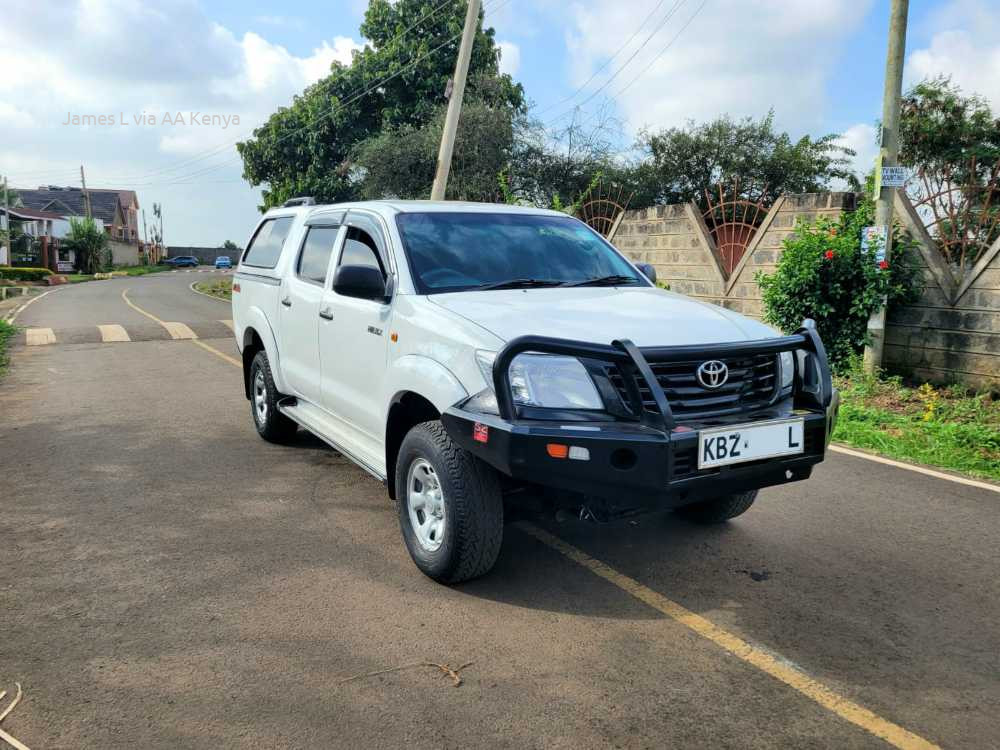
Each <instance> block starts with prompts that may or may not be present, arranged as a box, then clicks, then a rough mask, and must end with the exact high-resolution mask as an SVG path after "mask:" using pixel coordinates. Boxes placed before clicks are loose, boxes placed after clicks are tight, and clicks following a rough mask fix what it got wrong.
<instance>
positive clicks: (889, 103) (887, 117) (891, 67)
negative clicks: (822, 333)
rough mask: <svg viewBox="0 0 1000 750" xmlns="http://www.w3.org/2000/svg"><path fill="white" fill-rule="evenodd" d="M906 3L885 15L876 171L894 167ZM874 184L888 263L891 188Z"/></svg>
mask: <svg viewBox="0 0 1000 750" xmlns="http://www.w3.org/2000/svg"><path fill="white" fill-rule="evenodd" d="M909 5H910V3H909V0H892V8H891V10H890V12H889V49H888V53H887V55H886V60H885V87H884V89H883V91H882V140H881V143H880V144H879V147H880V149H881V151H880V153H881V159H879V165H878V169H879V171H881V168H882V167H883V166H885V167H895V166H896V165H897V162H898V160H899V100H900V98H901V97H902V94H903V56H904V53H905V52H906V16H907V13H908V11H909ZM875 180H876V184H877V185H879V186H881V187H880V190H879V192H878V195H876V196H875V199H876V202H875V225H876V226H878V227H884V228H885V260H886V262H887V263H891V262H892V261H891V257H890V256H891V252H892V204H893V200H894V199H895V197H896V188H895V187H886V186H885V185H882V179H881V174H876V175H875ZM885 304H886V301H885V299H883V300H882V303H881V305H879V308H878V309H877V310H876V311H875V312H873V313H872V314H871V317H870V318H869V319H868V338H869V339H870V341H871V343H870V344H869V345H868V346H866V347H865V370H866V371H867V372H875V371H876V370H877V369H878V368H880V367H881V366H882V352H883V350H884V349H885Z"/></svg>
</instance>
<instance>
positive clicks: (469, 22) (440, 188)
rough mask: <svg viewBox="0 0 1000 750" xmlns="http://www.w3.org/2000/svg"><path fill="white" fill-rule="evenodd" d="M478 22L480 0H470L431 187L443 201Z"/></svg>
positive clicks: (432, 193)
mask: <svg viewBox="0 0 1000 750" xmlns="http://www.w3.org/2000/svg"><path fill="white" fill-rule="evenodd" d="M478 25H479V0H469V7H468V8H466V11H465V27H464V28H463V29H462V43H461V44H460V45H459V47H458V60H457V61H456V62H455V81H454V85H453V86H452V91H451V98H450V99H449V100H448V114H447V115H445V118H444V132H443V133H442V134H441V148H440V149H439V150H438V161H437V174H435V175H434V186H433V187H432V188H431V200H434V201H443V200H444V194H445V191H446V190H447V188H448V173H449V172H450V171H451V155H452V153H453V152H454V150H455V133H456V132H457V131H458V118H459V117H460V116H461V114H462V97H463V96H465V79H466V76H468V74H469V60H470V59H471V58H472V43H473V42H474V41H475V39H476V27H477V26H478Z"/></svg>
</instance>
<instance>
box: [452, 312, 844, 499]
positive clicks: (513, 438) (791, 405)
mask: <svg viewBox="0 0 1000 750" xmlns="http://www.w3.org/2000/svg"><path fill="white" fill-rule="evenodd" d="M786 350H788V351H792V350H794V351H797V352H800V353H804V355H806V356H807V357H809V358H811V359H810V360H808V362H809V364H808V366H807V365H806V364H805V362H806V361H807V360H805V359H803V358H802V356H800V357H799V359H798V360H797V361H798V363H799V364H797V365H796V371H797V372H796V377H795V383H794V388H793V392H792V393H791V394H787V395H785V397H784V398H779V393H778V392H777V391H776V393H775V399H774V402H773V403H771V404H769V405H768V406H767V407H766V408H764V409H757V410H756V411H755V412H754V413H752V414H737V415H732V416H729V417H726V418H725V419H722V420H719V419H714V420H711V421H707V422H704V423H701V424H699V423H697V422H695V423H689V422H688V423H683V424H680V423H678V420H677V418H675V416H674V414H673V411H672V410H671V407H670V403H669V401H668V399H667V398H666V395H665V393H664V392H663V391H662V390H661V389H660V388H659V385H658V384H657V380H656V377H655V375H654V374H653V372H652V371H651V370H650V368H649V362H650V361H651V362H653V363H654V364H656V363H658V362H662V361H670V360H671V358H675V359H676V360H679V359H681V358H689V357H690V356H692V354H697V356H699V357H702V356H704V357H706V358H708V357H713V356H722V355H726V354H732V353H734V352H735V353H740V354H742V353H744V352H754V353H759V352H764V353H774V354H777V353H778V352H781V351H786ZM524 351H532V352H536V351H541V352H551V353H556V354H570V355H573V354H576V355H578V356H583V357H587V358H594V357H597V358H599V359H606V360H608V361H612V360H613V361H622V362H625V363H627V364H628V365H629V367H633V366H634V373H635V377H636V378H637V379H641V381H640V383H641V385H642V387H643V388H644V389H647V390H652V391H653V396H654V400H655V403H656V405H657V407H658V408H657V409H655V410H654V411H652V412H650V410H649V409H641V408H637V409H635V410H634V413H636V414H639V415H640V416H638V417H636V418H634V419H622V418H614V419H608V418H607V415H604V416H603V418H601V419H600V420H596V419H595V420H593V421H587V420H586V419H581V418H580V415H576V418H571V416H572V415H567V414H565V413H553V414H552V415H550V418H539V416H540V415H539V413H538V412H539V410H538V409H535V410H531V411H527V410H518V409H517V408H516V407H515V405H514V404H513V402H512V399H511V398H510V385H509V380H508V378H507V371H508V369H509V366H510V363H511V361H513V358H514V357H515V356H516V355H517V354H518V353H521V352H524ZM647 356H648V357H649V358H650V359H649V361H647V358H646V357H647ZM494 375H495V381H496V382H495V386H496V394H497V402H498V409H497V411H499V414H490V413H484V412H483V411H480V410H476V407H475V405H476V403H477V401H476V399H475V398H471V399H467V400H465V401H463V402H461V403H459V404H456V405H455V406H453V407H451V408H450V409H448V410H447V411H446V412H445V413H444V414H443V415H442V421H443V423H444V425H445V428H446V429H447V430H448V433H449V435H451V437H452V439H453V440H455V441H456V442H457V443H458V444H459V445H460V446H462V447H463V448H464V449H465V450H468V451H469V452H470V453H472V454H473V455H475V456H477V457H479V458H480V459H482V460H483V461H485V462H486V463H488V464H490V465H491V466H493V467H494V468H496V469H497V470H498V471H500V472H501V473H503V474H506V475H508V476H510V477H513V478H515V479H518V480H523V481H526V482H532V483H536V484H540V485H543V486H545V487H551V488H558V489H563V490H569V491H572V492H578V493H583V494H586V495H592V496H596V497H602V498H607V499H610V500H614V501H616V502H622V503H628V504H631V505H653V506H660V507H675V506H680V505H684V504H686V503H690V502H693V501H695V500H698V499H703V498H708V497H713V496H720V495H724V494H730V493H735V492H743V491H747V490H753V489H759V488H761V487H768V486H772V485H777V484H784V483H786V482H793V481H799V480H802V479H806V478H808V477H809V476H810V474H811V473H812V467H813V466H815V465H816V464H817V463H819V462H820V461H822V460H823V458H824V455H825V451H826V446H827V444H828V443H829V439H830V435H831V434H832V432H833V428H834V425H835V423H836V417H837V410H838V408H839V396H838V394H837V392H836V391H835V390H834V389H833V387H832V383H831V380H830V374H829V369H828V366H827V362H826V353H825V350H824V349H823V345H822V343H821V342H820V341H819V337H818V336H816V334H815V330H814V328H812V327H811V326H809V325H805V326H804V327H803V329H801V330H800V331H799V332H798V333H796V334H795V335H794V336H789V337H784V338H783V339H774V340H767V341H759V342H741V343H738V344H731V345H730V344H726V345H713V346H709V347H704V348H702V349H700V350H698V351H697V352H693V351H692V350H691V349H690V348H687V347H676V348H674V349H670V348H667V349H655V350H654V349H650V350H639V349H638V348H637V347H635V346H634V345H632V344H631V343H630V342H615V343H614V344H612V345H611V346H610V347H599V346H595V345H593V344H582V343H581V342H569V341H562V340H552V339H541V338H538V337H525V338H523V339H518V340H516V341H513V342H511V343H510V344H509V345H508V346H507V347H506V348H505V349H504V351H502V352H501V353H500V354H499V355H498V356H497V360H496V365H495V369H494ZM650 383H651V384H653V386H652V388H648V384H650ZM543 416H544V415H543ZM790 417H796V418H801V419H802V420H803V437H804V443H803V452H802V453H801V454H796V455H792V456H785V457H780V458H768V459H761V460H757V461H752V462H747V463H742V464H733V465H729V466H721V467H713V468H705V469H699V468H698V454H697V452H698V434H699V429H701V428H709V427H711V428H718V427H719V426H724V425H725V424H732V425H737V424H750V423H755V422H765V421H768V420H776V419H787V418H790ZM550 444H558V445H565V446H575V447H578V448H584V449H586V455H587V456H588V458H587V459H586V460H582V459H581V460H575V459H573V458H572V457H554V456H552V455H550V453H549V446H550ZM579 453H581V454H582V453H583V452H582V451H580V452H579ZM571 455H572V454H571Z"/></svg>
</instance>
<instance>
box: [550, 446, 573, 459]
mask: <svg viewBox="0 0 1000 750" xmlns="http://www.w3.org/2000/svg"><path fill="white" fill-rule="evenodd" d="M545 450H546V451H548V453H549V455H550V456H552V458H566V456H568V455H569V446H568V445H563V444H562V443H549V444H548V445H546V446H545Z"/></svg>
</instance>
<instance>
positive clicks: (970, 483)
mask: <svg viewBox="0 0 1000 750" xmlns="http://www.w3.org/2000/svg"><path fill="white" fill-rule="evenodd" d="M830 450H831V451H834V452H836V453H843V454H844V455H845V456H854V458H865V459H867V460H869V461H874V462H875V463H878V464H885V465H886V466H895V467H896V468H897V469H906V470H907V471H915V472H917V473H918V474H925V475H927V476H929V477H934V478H935V479H946V480H947V481H949V482H956V483H958V484H964V485H966V486H967V487H976V488H977V489H980V490H989V491H990V492H998V493H1000V485H996V484H991V483H989V482H980V481H978V480H976V479H966V478H965V477H957V476H955V475H954V474H946V473H944V472H943V471H935V470H934V469H928V468H927V467H925V466H918V465H916V464H908V463H904V462H902V461H894V460H893V459H891V458H883V457H882V456H876V455H873V454H871V453H865V452H863V451H857V450H854V449H853V448H845V447H843V446H841V445H831V446H830Z"/></svg>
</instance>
